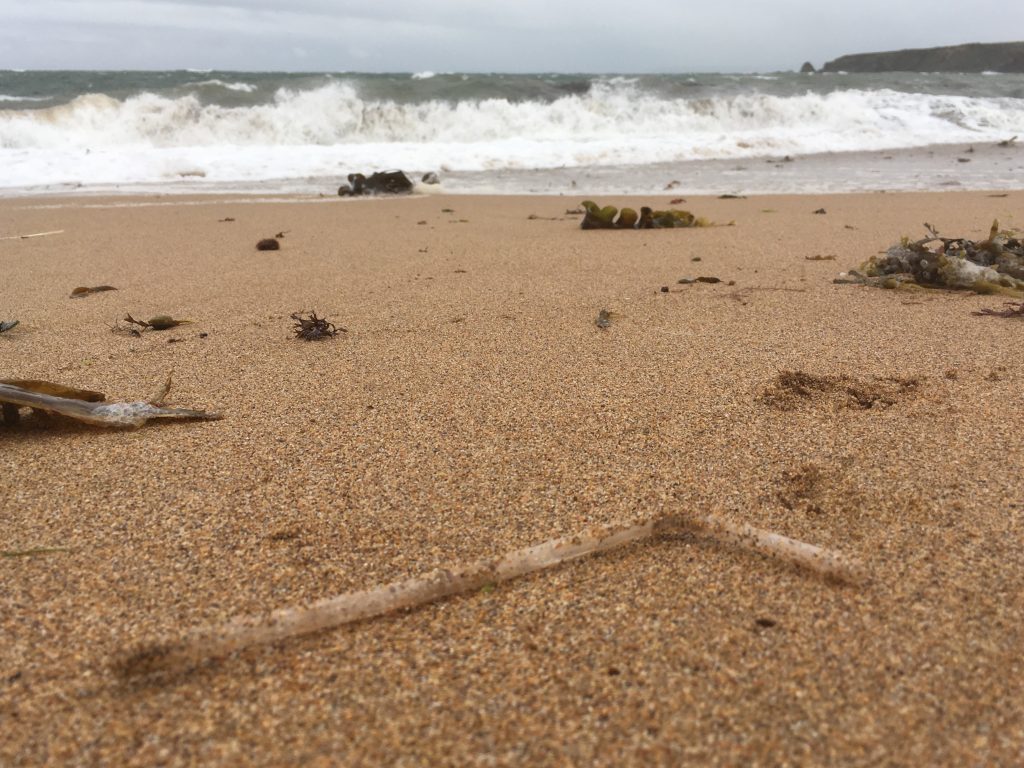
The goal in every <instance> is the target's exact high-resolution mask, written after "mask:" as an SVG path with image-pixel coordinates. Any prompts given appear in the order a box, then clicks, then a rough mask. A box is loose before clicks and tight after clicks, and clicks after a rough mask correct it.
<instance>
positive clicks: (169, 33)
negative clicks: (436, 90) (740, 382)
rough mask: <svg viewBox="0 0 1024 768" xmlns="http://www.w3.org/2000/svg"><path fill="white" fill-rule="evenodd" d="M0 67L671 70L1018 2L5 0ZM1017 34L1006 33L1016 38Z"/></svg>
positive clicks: (845, 40) (767, 62)
mask: <svg viewBox="0 0 1024 768" xmlns="http://www.w3.org/2000/svg"><path fill="white" fill-rule="evenodd" d="M4 5H5V8H4V20H5V24H4V26H3V28H0V41H2V42H3V44H2V45H0V68H24V69H63V68H68V69H178V68H211V69H240V70H332V71H343V70H365V71H420V70H426V69H430V70H435V71H504V72H537V71H579V72H654V71H658V72H681V71H769V70H776V69H794V68H796V67H799V65H800V63H801V62H802V61H804V60H805V59H809V60H811V61H813V62H814V63H816V64H819V65H820V64H821V63H823V62H824V61H825V60H826V59H831V58H835V57H837V56H839V55H841V54H844V53H855V52H861V51H873V50H887V49H893V48H917V47H927V46H932V45H949V44H955V43H961V42H994V41H1001V40H1005V39H1008V35H1007V34H1005V33H1003V31H1002V30H1020V29H1024V4H1022V3H1015V4H1009V3H1006V2H1005V0H998V1H997V0H976V1H975V2H967V1H966V0H955V1H947V2H926V1H925V0H907V1H906V2H902V3H892V2H882V1H881V0H865V2H862V3H859V4H842V5H841V6H840V5H839V4H832V3H823V2H821V0H816V1H815V2H811V1H810V0H776V2H773V3H763V2H755V0H731V2H730V1H728V0H726V1H724V2H719V3H715V4H710V7H709V6H708V5H705V4H702V5H700V6H698V5H696V4H684V3H679V2H669V0H648V2H646V3H643V4H635V5H633V6H626V5H624V4H623V3H620V2H614V3H613V2H610V1H609V0H590V2H578V0H563V2H540V1H539V0H520V1H519V2H516V3H484V2H480V0H432V2H429V3H425V2H421V1H419V0H388V2H386V3H375V4H371V3H366V2H358V3H357V2H330V1H329V0H294V1H293V2H291V3H289V4H288V5H287V6H284V5H283V4H282V3H280V2H279V1H274V2H272V1H271V0H248V1H242V0H236V1H235V2H230V1H222V2H204V0H157V1H156V2H150V1H148V0H147V1H146V2H142V1H141V0H92V1H91V2H80V1H78V0H5V2H4ZM1012 36H1013V35H1009V37H1011V38H1012Z"/></svg>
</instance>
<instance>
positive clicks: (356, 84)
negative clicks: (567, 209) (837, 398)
mask: <svg viewBox="0 0 1024 768" xmlns="http://www.w3.org/2000/svg"><path fill="white" fill-rule="evenodd" d="M1014 135H1019V136H1021V140H1020V144H1019V145H1016V143H1011V144H1010V145H1009V146H1006V147H1002V148H999V147H998V143H999V142H1004V141H1006V140H1007V139H1009V138H1011V137H1012V136H1014ZM965 153H967V154H965ZM393 168H400V169H403V170H405V171H407V172H408V173H409V174H410V175H411V176H418V175H420V174H422V173H424V172H426V171H436V172H438V173H439V175H440V176H441V178H442V182H443V189H444V190H445V191H447V192H453V193H459V192H473V193H495V194H497V193H502V194H519V193H548V194H552V193H553V194H561V193H564V194H574V193H576V192H577V191H585V192H587V193H595V194H597V193H601V194H609V193H611V194H615V193H619V194H650V193H652V192H659V191H667V190H676V191H678V192H679V193H680V194H682V193H690V194H697V193H707V194H711V193H722V192H731V193H746V192H758V193H765V192H838V191H857V190H871V189H929V188H943V187H947V186H958V187H962V188H966V189H986V188H1000V187H1009V186H1018V187H1019V186H1022V185H1024V75H1011V74H995V73H992V74H984V75H967V74H937V73H932V74H927V73H923V74H915V73H887V74H840V73H837V74H821V73H814V74H797V73H791V72H780V73H769V74H745V75H743V74H673V75H668V74H666V75H586V74H537V75H503V74H459V73H433V72H419V73H405V74H360V73H254V72H215V71H173V72H89V71H76V72H33V71H24V72H20V71H0V194H8V195H9V194H26V193H62V192H68V191H75V192H104V193H109V192H119V191H120V192H146V191H161V192H175V191H180V192H197V191H199V192H202V191H210V192H216V191H228V190H230V191H252V192H261V193H267V192H272V193H286V192H300V193H325V194H331V193H333V192H334V190H335V189H336V188H337V186H338V184H339V183H340V182H341V181H344V178H345V176H346V175H347V174H349V173H352V172H357V171H358V172H363V173H369V172H371V171H374V170H384V169H393Z"/></svg>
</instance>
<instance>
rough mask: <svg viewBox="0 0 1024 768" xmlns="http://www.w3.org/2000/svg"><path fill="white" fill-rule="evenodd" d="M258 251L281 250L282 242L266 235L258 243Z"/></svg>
mask: <svg viewBox="0 0 1024 768" xmlns="http://www.w3.org/2000/svg"><path fill="white" fill-rule="evenodd" d="M256 250H257V251H279V250H281V244H280V243H279V242H278V241H277V239H276V238H273V237H265V238H263V239H262V240H260V241H259V242H258V243H256Z"/></svg>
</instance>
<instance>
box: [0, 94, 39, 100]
mask: <svg viewBox="0 0 1024 768" xmlns="http://www.w3.org/2000/svg"><path fill="white" fill-rule="evenodd" d="M51 98H52V97H50V96H8V95H7V94H5V93H0V101H50V100H51Z"/></svg>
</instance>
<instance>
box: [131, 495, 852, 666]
mask: <svg viewBox="0 0 1024 768" xmlns="http://www.w3.org/2000/svg"><path fill="white" fill-rule="evenodd" d="M685 530H699V531H703V532H705V533H708V534H711V535H712V536H714V537H716V538H719V539H722V540H724V541H726V542H728V543H730V544H734V545H737V546H739V547H741V548H744V549H752V550H754V551H757V552H761V553H763V554H766V555H768V556H770V557H774V558H777V559H780V560H784V561H787V562H790V563H793V564H795V565H798V566H800V567H803V568H807V569H809V570H811V571H814V572H816V573H818V574H821V575H824V576H827V577H830V578H834V579H837V580H840V581H849V582H857V581H860V580H862V579H863V578H864V576H863V572H862V570H861V568H860V566H859V565H858V564H857V563H856V562H854V561H852V560H850V559H848V558H846V557H845V556H843V555H842V554H840V553H838V552H834V551H831V550H827V549H822V548H820V547H816V546H814V545H812V544H807V543H805V542H802V541H797V540H796V539H790V538H788V537H786V536H780V535H779V534H776V533H771V532H769V531H765V530H761V529H759V528H754V527H753V526H748V525H737V524H734V523H731V522H729V521H727V520H724V519H721V518H718V517H715V516H711V515H666V516H662V517H656V518H650V519H642V520H637V521H634V522H631V523H629V524H626V525H619V526H614V525H613V526H603V527H599V528H595V529H592V530H590V531H587V532H585V533H582V534H578V535H575V536H567V537H564V538H557V539H551V540H549V541H545V542H543V543H542V544H537V545H535V546H532V547H526V548H525V549H518V550H514V551H512V552H508V553H506V554H504V555H502V556H500V557H497V558H490V559H485V560H479V561H477V562H474V563H470V564H468V565H463V566H457V567H454V568H450V569H439V570H435V571H431V572H430V573H427V574H425V575H423V576H417V577H414V578H411V579H406V580H404V581H397V582H392V583H390V584H383V585H379V586H376V587H371V588H370V589H366V590H360V591H356V592H348V593H346V594H343V595H338V596H336V597H330V598H326V599H323V600H319V601H316V602H314V603H312V604H311V605H307V606H295V607H288V608H281V609H278V610H275V611H272V612H270V613H267V614H264V615H253V616H243V617H240V618H236V619H234V620H232V621H230V622H228V623H226V624H222V625H219V626H212V627H206V628H200V629H196V630H193V631H191V632H189V633H187V634H186V635H185V636H184V637H182V638H180V639H177V640H171V641H169V642H160V643H154V644H148V645H143V646H140V647H138V648H137V649H135V650H132V651H129V652H128V653H126V654H125V655H123V656H121V657H119V658H117V659H116V660H115V661H114V662H113V664H112V667H113V669H114V670H115V671H116V672H118V673H119V674H121V675H123V676H127V677H131V676H136V675H145V674H150V673H154V672H161V671H175V670H177V671H181V670H186V669H188V668H190V667H193V666H195V665H197V664H200V663H202V662H203V661H204V660H205V659H209V658H220V657H224V656H227V655H229V654H231V653H234V652H235V651H238V650H241V649H243V648H246V647H249V646H253V645H261V644H265V643H273V642H277V641H280V640H286V639H288V638H292V637H298V636H301V635H307V634H310V633H313V632H318V631H321V630H325V629H330V628H333V627H338V626H341V625H343V624H349V623H352V622H355V621H360V620H363V619H369V618H373V617H375V616H382V615H385V614H388V613H392V612H394V611H398V610H402V609H405V608H414V607H418V606H421V605H425V604H427V603H431V602H434V601H437V600H441V599H443V598H446V597H450V596H452V595H457V594H460V593H464V592H468V591H471V590H474V589H480V588H481V587H485V586H487V585H490V584H497V583H500V582H504V581H510V580H511V579H515V578H517V577H519V576H523V575H525V574H528V573H532V572H534V571H539V570H543V569H546V568H551V567H553V566H556V565H558V564H560V563H563V562H566V561H568V560H574V559H576V558H579V557H583V556H585V555H589V554H593V553H596V552H604V551H607V550H610V549H615V548H617V547H621V546H623V545H625V544H628V543H630V542H634V541H640V540H642V539H649V538H651V537H653V536H655V535H658V534H662V533H669V532H678V531H685Z"/></svg>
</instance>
